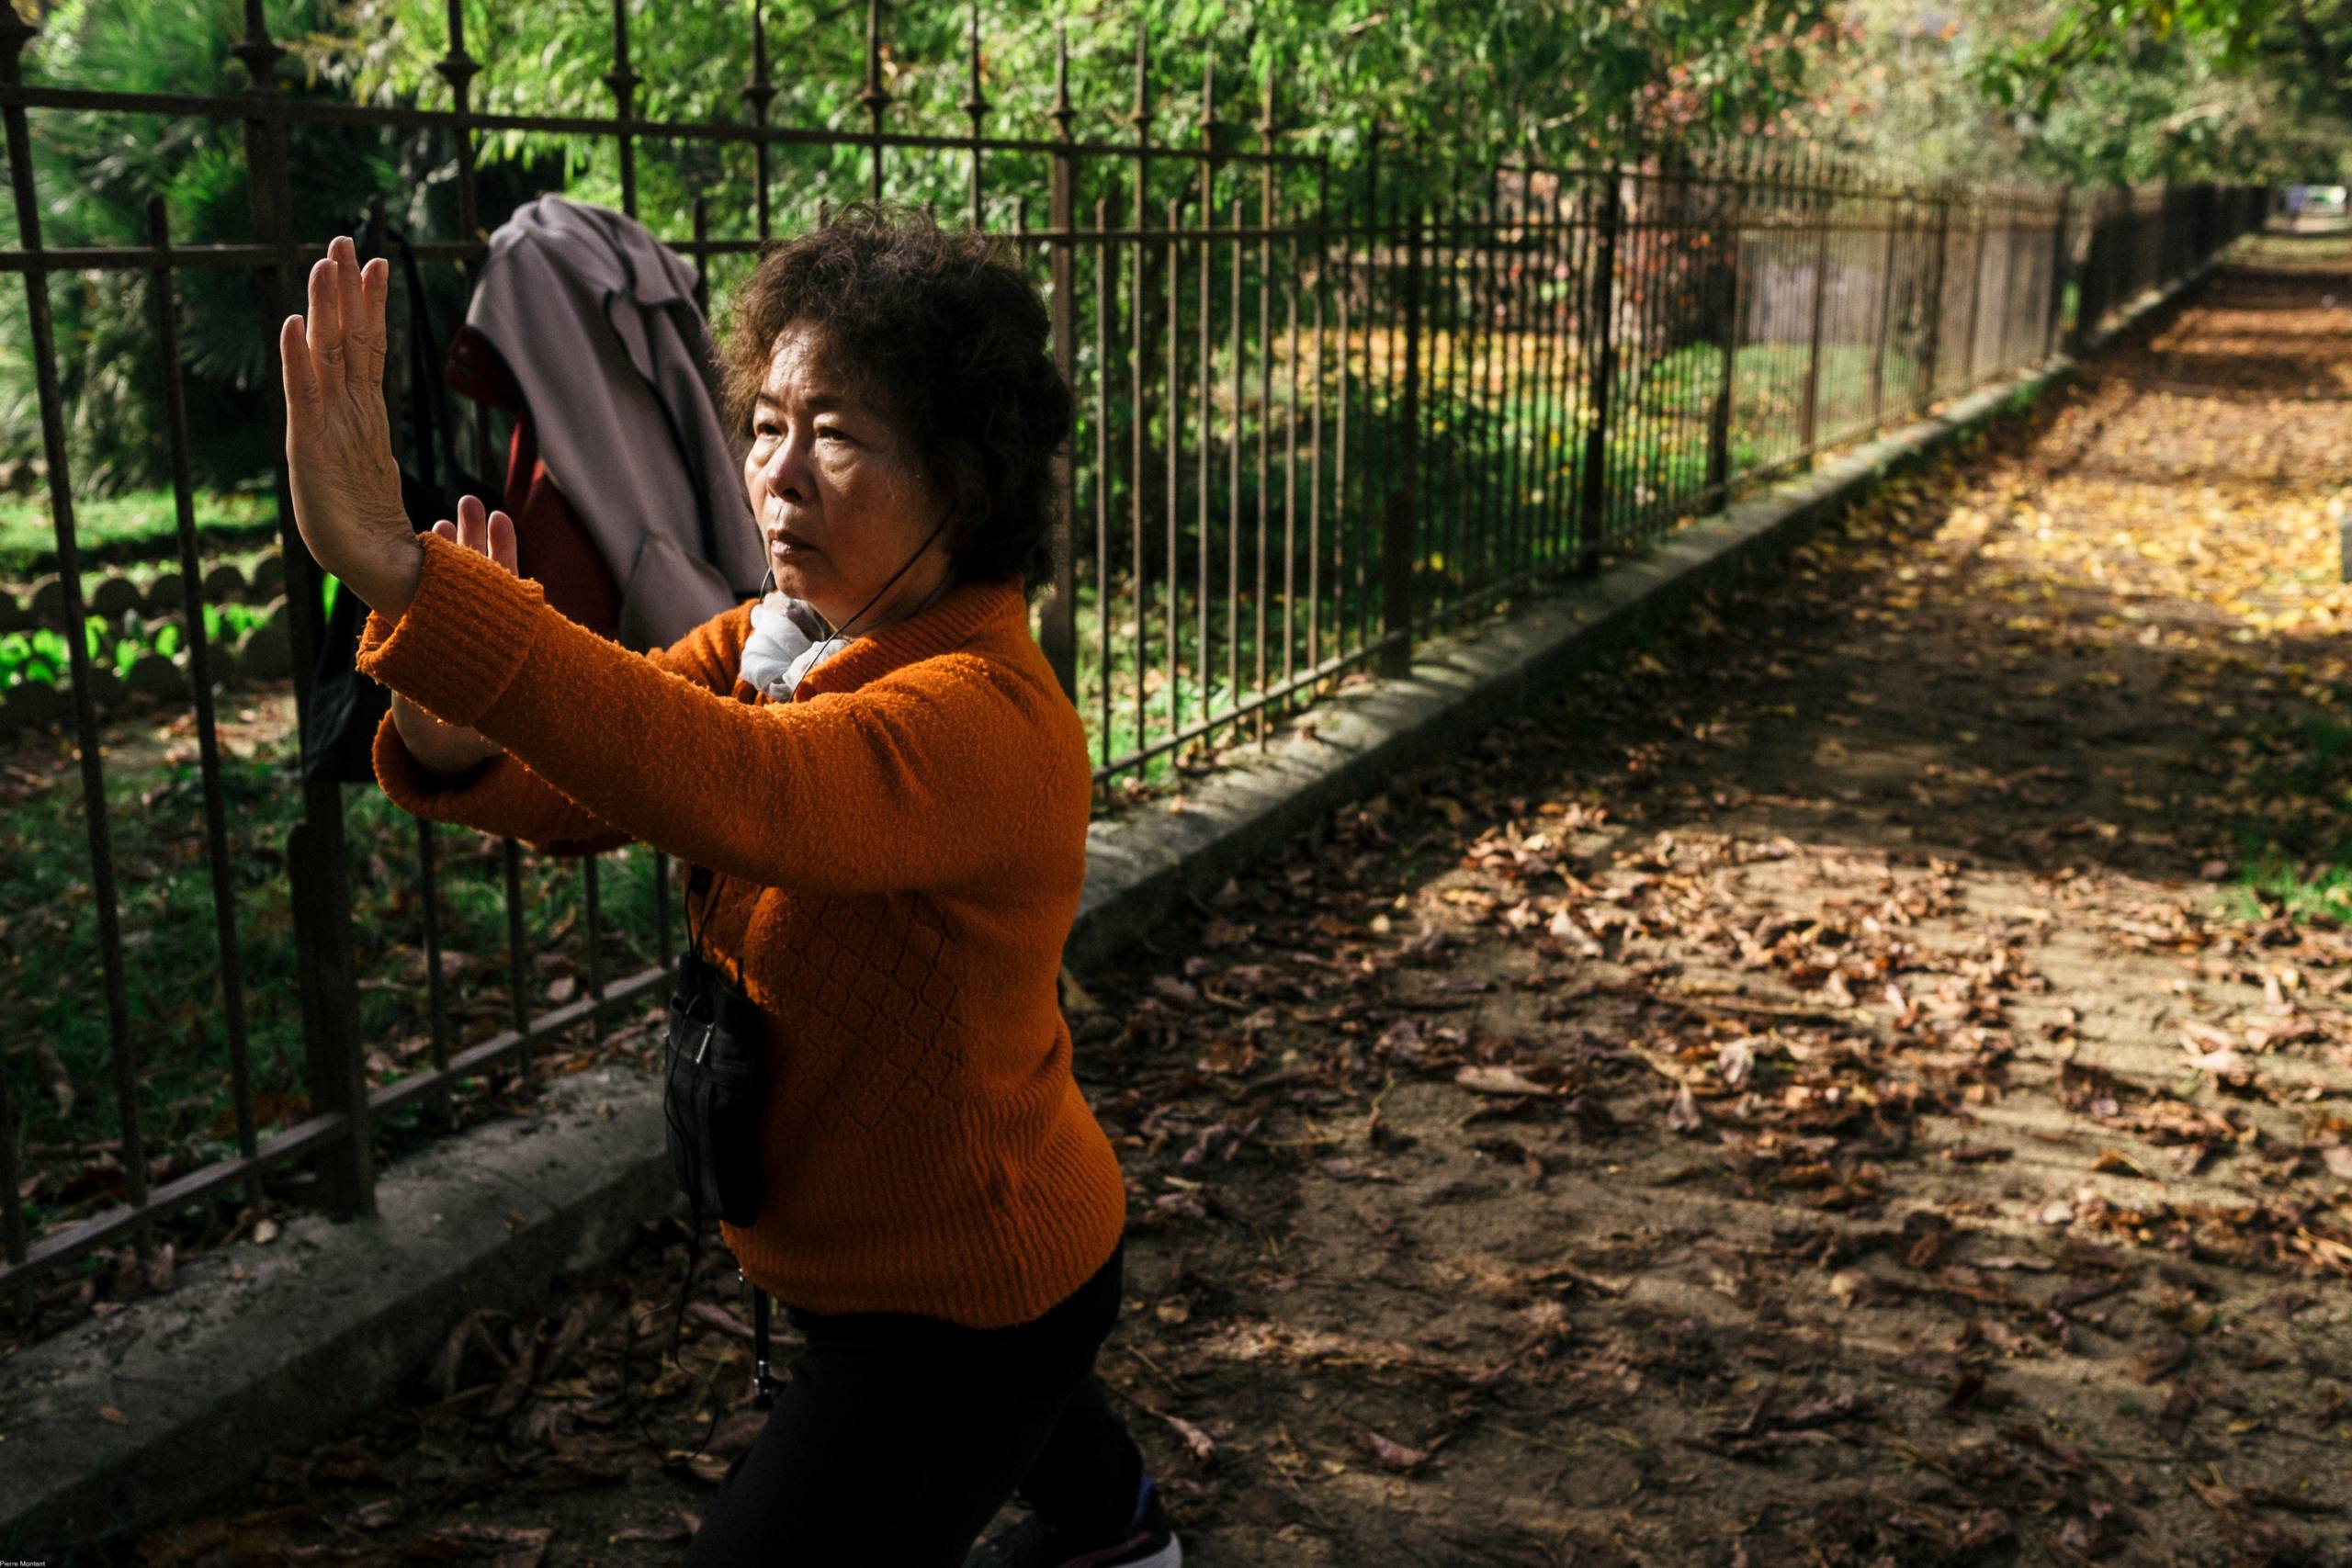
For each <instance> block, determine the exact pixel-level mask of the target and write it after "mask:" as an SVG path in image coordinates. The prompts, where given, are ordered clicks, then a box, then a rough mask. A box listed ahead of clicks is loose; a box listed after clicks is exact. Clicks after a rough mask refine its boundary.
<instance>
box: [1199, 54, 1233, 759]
mask: <svg viewBox="0 0 2352 1568" xmlns="http://www.w3.org/2000/svg"><path fill="white" fill-rule="evenodd" d="M1201 151H1202V152H1204V153H1205V154H1207V155H1206V156H1205V157H1204V158H1203V159H1202V160H1201V183H1200V186H1199V191H1200V203H1199V206H1200V225H1201V243H1200V264H1201V299H1200V311H1201V320H1200V342H1199V344H1198V347H1199V351H1200V356H1201V386H1200V396H1201V436H1200V446H1199V450H1198V451H1197V452H1195V454H1194V455H1193V460H1194V465H1195V467H1194V471H1193V501H1194V504H1195V507H1196V515H1195V517H1194V519H1193V532H1194V534H1195V538H1194V541H1193V547H1194V549H1195V550H1196V551H1197V558H1196V560H1195V563H1194V575H1195V578H1196V581H1198V583H1199V590H1200V591H1199V596H1198V598H1197V600H1196V602H1195V606H1196V609H1197V612H1198V616H1199V620H1198V624H1197V625H1196V626H1194V627H1193V647H1194V648H1195V649H1198V654H1197V657H1198V659H1199V660H1200V676H1201V679H1200V693H1199V695H1200V704H1201V707H1200V719H1201V723H1202V724H1203V725H1204V727H1205V726H1206V724H1207V723H1208V716H1209V688H1210V686H1211V685H1212V684H1213V682H1212V681H1211V678H1210V672H1211V671H1212V669H1213V668H1214V666H1215V663H1216V652H1215V645H1214V644H1213V643H1212V642H1211V641H1210V638H1209V600H1210V598H1211V594H1210V592H1209V535H1210V532H1211V530H1210V527H1209V491H1210V488H1211V483H1212V480H1211V473H1210V470H1211V467H1212V464H1213V460H1214V456H1215V447H1216V396H1215V382H1216V241H1215V239H1214V237H1213V236H1214V234H1215V231H1216V56H1215V55H1214V54H1212V55H1210V56H1209V57H1208V58H1207V59H1206V60H1204V62H1202V65H1201ZM1226 591H1227V595H1228V604H1229V603H1230V602H1231V601H1230V597H1229V596H1230V595H1231V593H1232V592H1233V585H1232V583H1230V582H1227V585H1226ZM1236 631H1237V628H1236V626H1234V623H1233V619H1232V615H1231V613H1230V612H1229V611H1228V613H1227V619H1226V634H1227V638H1228V640H1229V639H1230V638H1231V637H1233V636H1234V635H1235V634H1236ZM1233 698H1234V693H1233V691H1232V689H1231V688H1230V687H1227V691H1226V701H1227V704H1230V703H1231V702H1232V701H1233ZM1207 735H1208V731H1207V730H1206V728H1204V729H1203V730H1202V737H1203V739H1202V744H1203V745H1204V746H1205V745H1206V744H1207Z"/></svg>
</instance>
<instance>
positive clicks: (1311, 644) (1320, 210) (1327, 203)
mask: <svg viewBox="0 0 2352 1568" xmlns="http://www.w3.org/2000/svg"><path fill="white" fill-rule="evenodd" d="M1330 229H1331V164H1330V160H1329V157H1327V156H1321V155H1318V156H1317V159H1316V164H1315V297H1314V298H1315V323H1314V329H1313V330H1314V334H1315V368H1314V369H1313V370H1312V371H1310V372H1309V373H1308V378H1307V385H1308V388H1309V390H1308V393H1307V398H1308V403H1307V410H1308V412H1307V425H1306V430H1307V435H1306V662H1307V666H1308V668H1310V669H1318V670H1319V669H1321V668H1322V665H1323V348H1324V337H1323V323H1324V318H1325V309H1324V296H1325V295H1326V294H1327V293H1328V292H1329V277H1328V274H1329V271H1330V267H1331V234H1330ZM1337 575H1338V569H1337V564H1336V562H1335V563H1334V567H1333V576H1334V578H1335V579H1336V577H1337Z"/></svg>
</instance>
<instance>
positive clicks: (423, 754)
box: [392, 495, 519, 774]
mask: <svg viewBox="0 0 2352 1568" xmlns="http://www.w3.org/2000/svg"><path fill="white" fill-rule="evenodd" d="M433 531H434V532H435V533H436V534H438V535H440V536H442V537H443V538H445V539H451V540H455V541H456V542H457V543H458V544H460V545H463V546H464V547H466V548H468V549H469V550H480V551H481V553H482V554H484V555H486V556H488V557H489V558H491V559H492V560H494V561H496V562H497V563H498V564H499V565H501V566H503V567H504V568H505V569H506V570H509V571H514V570H515V520H514V519H513V518H511V517H509V516H507V515H506V513H503V512H492V513H490V514H489V515H487V516H484V515H483V513H482V504H481V498H480V497H479V496H471V495H469V496H464V497H461V498H459V500H458V520H457V521H456V522H454V523H452V522H450V521H449V520H448V519H447V518H446V517H445V518H443V519H442V520H441V521H440V522H438V523H435V525H433ZM518 575H519V574H518ZM392 723H393V724H394V725H395V726H396V727H398V728H399V729H400V732H401V741H402V742H403V743H404V744H405V745H406V746H407V747H408V750H409V755H410V756H412V757H414V758H415V759H416V760H417V761H420V762H422V763H424V766H425V767H426V768H427V769H428V770H430V771H432V772H435V773H447V774H455V773H464V772H465V771H466V770H467V769H469V768H471V767H473V766H475V765H476V764H478V763H481V762H483V761H488V760H489V759H491V758H492V757H496V756H498V755H500V754H502V753H503V752H504V750H506V748H505V747H503V746H501V745H500V744H499V743H498V742H497V741H495V740H492V739H490V738H489V737H487V736H485V735H484V734H482V732H481V730H479V729H476V728H473V727H472V726H470V725H463V724H445V723H444V722H442V721H441V720H440V719H437V718H435V717H434V716H432V715H431V714H429V713H427V712H425V711H424V709H423V708H421V707H418V706H417V705H415V704H414V703H413V702H410V701H409V700H408V699H407V698H406V697H404V696H402V695H401V694H399V693H398V692H394V693H393V694H392Z"/></svg>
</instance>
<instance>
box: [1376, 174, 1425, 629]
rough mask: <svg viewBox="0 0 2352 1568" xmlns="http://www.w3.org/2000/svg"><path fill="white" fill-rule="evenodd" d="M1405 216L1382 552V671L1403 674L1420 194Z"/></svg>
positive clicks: (1409, 606)
mask: <svg viewBox="0 0 2352 1568" xmlns="http://www.w3.org/2000/svg"><path fill="white" fill-rule="evenodd" d="M1399 206H1400V207H1401V209H1402V211H1403V215H1404V219H1405V224H1406V229H1405V420H1404V425H1405V442H1404V446H1405V449H1404V451H1403V453H1402V454H1400V461H1399V463H1398V476H1397V503H1396V505H1395V507H1394V508H1393V509H1392V511H1391V513H1390V518H1389V525H1388V536H1387V538H1386V539H1385V540H1384V541H1383V542H1382V547H1383V548H1384V549H1385V551H1386V552H1387V557H1388V558H1387V563H1386V564H1387V569H1388V575H1387V595H1386V604H1385V606H1384V613H1385V619H1386V622H1387V625H1386V626H1385V627H1384V628H1383V629H1384V631H1385V644H1384V646H1383V648H1382V649H1381V660H1380V665H1381V671H1382V673H1384V674H1386V675H1404V674H1407V673H1408V672H1409V671H1411V670H1412V667H1413V566H1414V560H1413V555H1414V535H1415V525H1416V523H1417V522H1418V521H1419V495H1418V494H1417V493H1416V486H1417V484H1418V481H1419V472H1420V446H1421V442H1420V434H1421V432H1420V423H1421V419H1420V411H1421V206H1420V201H1419V197H1415V198H1414V199H1413V200H1411V201H1408V202H1403V203H1400V204H1399Z"/></svg>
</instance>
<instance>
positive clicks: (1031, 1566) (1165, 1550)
mask: <svg viewBox="0 0 2352 1568" xmlns="http://www.w3.org/2000/svg"><path fill="white" fill-rule="evenodd" d="M1141 1491H1142V1494H1143V1500H1142V1502H1141V1503H1139V1504H1138V1505H1137V1506H1136V1514H1135V1517H1134V1518H1132V1519H1130V1520H1129V1521H1128V1522H1127V1530H1126V1533H1125V1535H1124V1536H1122V1537H1121V1538H1120V1539H1119V1540H1113V1541H1101V1540H1096V1541H1084V1540H1069V1539H1068V1538H1066V1537H1065V1536H1064V1535H1062V1533H1061V1532H1060V1531H1058V1530H1055V1529H1050V1528H1049V1527H1048V1526H1047V1525H1046V1522H1045V1521H1044V1520H1043V1519H1040V1518H1038V1517H1036V1516H1035V1514H1032V1515H1031V1516H1029V1517H1027V1518H1025V1519H1023V1520H1022V1521H1021V1522H1020V1523H1019V1524H1017V1525H1015V1526H1013V1527H1012V1529H1009V1530H1007V1531H1005V1532H1004V1533H1003V1534H1002V1535H1001V1536H998V1537H996V1538H995V1539H994V1540H987V1541H983V1542H981V1543H980V1544H979V1545H978V1546H976V1547H974V1548H973V1549H972V1551H971V1554H970V1555H969V1556H967V1557H966V1558H965V1559H964V1568H1178V1565H1179V1564H1180V1563H1182V1562H1183V1561H1184V1549H1183V1548H1182V1546H1180V1545H1178V1544H1177V1541H1176V1531H1175V1530H1174V1529H1173V1528H1172V1527H1170V1524H1169V1522H1168V1515H1167V1514H1166V1512H1165V1511H1163V1510H1162V1509H1161V1507H1160V1506H1159V1488H1158V1487H1157V1486H1154V1485H1153V1484H1152V1483H1151V1478H1150V1477H1149V1476H1146V1477H1144V1482H1143V1486H1142V1488H1141Z"/></svg>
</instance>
